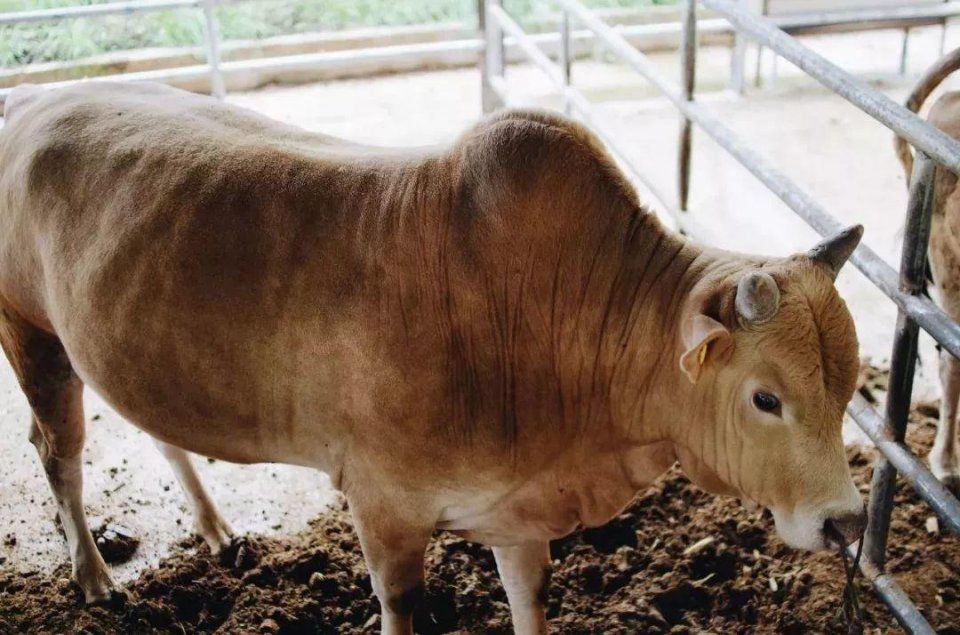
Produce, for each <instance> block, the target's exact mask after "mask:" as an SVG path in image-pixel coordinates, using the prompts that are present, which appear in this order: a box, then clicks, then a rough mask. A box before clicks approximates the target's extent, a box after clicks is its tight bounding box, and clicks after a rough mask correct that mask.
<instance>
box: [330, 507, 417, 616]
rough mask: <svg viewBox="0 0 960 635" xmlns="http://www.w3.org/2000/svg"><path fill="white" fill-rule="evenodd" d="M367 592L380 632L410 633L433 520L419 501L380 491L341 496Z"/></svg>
mask: <svg viewBox="0 0 960 635" xmlns="http://www.w3.org/2000/svg"><path fill="white" fill-rule="evenodd" d="M347 500H348V502H349V503H350V511H351V513H352V515H353V522H354V525H355V526H356V530H357V536H358V537H359V538H360V547H361V548H362V549H363V557H364V560H365V561H366V563H367V568H368V569H369V570H370V582H371V584H372V586H373V592H374V593H375V594H376V595H377V598H378V599H379V600H380V607H381V620H382V623H381V632H382V633H385V634H386V635H409V634H410V633H413V609H414V608H415V607H416V606H417V604H418V603H419V602H420V600H421V598H422V597H423V591H424V584H423V555H424V552H425V551H426V549H427V544H428V543H429V541H430V536H431V534H432V533H433V529H434V527H435V525H436V515H435V514H430V513H426V511H425V510H426V507H427V506H425V505H423V504H422V501H415V500H408V499H404V498H401V497H391V498H390V500H387V499H386V498H384V494H383V491H382V490H381V491H380V492H376V493H371V494H370V495H362V494H355V493H351V494H350V495H348V496H347Z"/></svg>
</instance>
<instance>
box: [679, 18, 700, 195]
mask: <svg viewBox="0 0 960 635" xmlns="http://www.w3.org/2000/svg"><path fill="white" fill-rule="evenodd" d="M681 46H682V50H681V55H682V63H683V98H684V99H685V100H687V101H693V85H694V83H695V82H696V78H697V0H686V3H685V4H684V9H683V38H682V41H681ZM692 128H693V124H692V122H691V121H690V120H689V119H688V118H686V117H684V118H683V122H682V123H681V124H680V145H679V149H678V154H677V158H678V161H679V164H678V166H677V168H678V172H677V189H678V198H679V206H680V210H681V211H684V212H685V211H687V199H688V197H689V194H690V151H691V147H690V146H691V136H692V134H691V133H692Z"/></svg>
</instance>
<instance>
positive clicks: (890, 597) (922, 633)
mask: <svg viewBox="0 0 960 635" xmlns="http://www.w3.org/2000/svg"><path fill="white" fill-rule="evenodd" d="M854 547H855V545H851V546H850V547H847V550H848V551H849V552H850V554H851V555H852V556H853V555H855V553H856V552H855V549H854ZM860 571H862V572H863V575H864V576H865V577H866V578H867V579H868V580H870V582H871V583H872V584H873V588H875V589H876V590H877V593H879V594H880V598H881V599H882V600H883V601H884V603H885V604H886V605H887V606H888V607H890V610H891V611H892V612H893V616H894V617H896V618H897V622H899V623H900V626H902V627H903V628H904V630H906V631H907V632H908V633H912V634H913V635H934V633H935V632H936V631H934V630H933V628H932V627H931V626H930V623H929V622H927V619H926V618H925V617H924V616H923V614H922V613H921V612H920V610H919V609H917V607H916V605H915V604H914V603H913V602H911V601H910V597H909V596H908V595H907V594H906V593H904V592H903V589H901V588H900V585H899V584H897V581H896V580H894V579H893V576H891V575H890V574H888V573H884V572H883V571H881V570H880V569H878V568H877V567H876V566H875V565H874V564H873V563H872V562H870V560H869V559H868V558H862V559H861V560H860Z"/></svg>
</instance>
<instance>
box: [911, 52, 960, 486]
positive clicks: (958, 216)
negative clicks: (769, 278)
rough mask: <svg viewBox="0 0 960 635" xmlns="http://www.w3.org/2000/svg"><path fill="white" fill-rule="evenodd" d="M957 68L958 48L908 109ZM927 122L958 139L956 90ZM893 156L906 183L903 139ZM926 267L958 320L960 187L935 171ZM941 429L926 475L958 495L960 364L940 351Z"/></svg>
mask: <svg viewBox="0 0 960 635" xmlns="http://www.w3.org/2000/svg"><path fill="white" fill-rule="evenodd" d="M958 68H960V49H956V50H954V51H951V52H949V53H947V54H946V55H944V56H943V57H942V58H940V59H939V60H938V61H937V62H936V63H935V64H934V65H933V66H932V67H930V69H929V70H927V72H926V73H925V74H924V76H923V77H922V78H921V79H920V81H919V82H917V85H916V87H915V88H914V89H913V92H911V93H910V96H909V98H908V99H907V103H906V106H907V108H908V109H909V110H911V111H913V112H919V111H920V108H921V107H922V106H923V102H924V101H926V99H927V97H929V96H930V94H931V93H932V92H933V91H934V90H935V89H936V87H937V86H939V85H940V83H941V82H942V81H943V80H944V79H946V78H947V76H948V75H950V74H951V73H953V72H954V71H955V70H957V69H958ZM928 119H929V121H930V123H932V124H933V125H935V126H937V127H938V128H940V129H941V130H943V131H944V132H946V133H947V134H949V135H950V136H952V137H954V138H956V139H960V91H951V92H947V93H944V94H943V95H942V96H941V97H940V98H939V99H937V101H936V102H934V104H933V106H931V107H930V114H929V115H928ZM896 149H897V156H898V157H899V159H900V163H901V164H902V165H903V170H904V173H905V175H906V179H907V184H908V185H909V183H910V177H911V172H912V171H913V155H912V154H911V153H910V146H909V145H908V144H907V142H906V140H904V139H902V138H901V137H896ZM928 263H929V266H930V273H931V277H932V282H933V289H932V290H933V296H934V297H935V298H936V300H937V303H938V304H939V305H940V307H941V308H942V309H943V311H944V313H946V314H947V315H948V316H949V317H950V318H951V319H953V320H955V321H960V187H957V175H956V174H954V173H953V172H951V171H950V170H944V169H940V168H938V169H937V170H936V176H935V180H934V193H933V214H932V216H931V220H930V250H929V252H928ZM940 386H941V389H942V395H941V400H940V425H939V426H938V428H937V436H936V439H935V440H934V443H933V447H932V448H931V449H930V455H929V457H928V459H927V460H928V461H929V463H930V470H931V471H932V472H933V473H934V475H935V476H936V477H937V478H939V479H940V480H941V481H943V483H944V485H946V486H947V487H948V488H950V490H952V491H953V493H954V494H956V495H957V496H960V435H958V429H957V402H958V401H960V360H957V359H956V358H955V357H954V356H953V355H951V354H950V353H949V352H947V351H946V350H941V351H940Z"/></svg>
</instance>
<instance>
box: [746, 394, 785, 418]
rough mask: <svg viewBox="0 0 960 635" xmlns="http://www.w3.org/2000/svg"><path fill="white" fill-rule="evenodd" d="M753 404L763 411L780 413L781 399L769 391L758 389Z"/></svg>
mask: <svg viewBox="0 0 960 635" xmlns="http://www.w3.org/2000/svg"><path fill="white" fill-rule="evenodd" d="M753 405H754V406H755V407H756V409H757V410H761V411H763V412H769V413H772V414H775V415H779V414H780V400H779V399H777V396H776V395H771V394H770V393H768V392H764V391H762V390H758V391H757V392H755V393H753Z"/></svg>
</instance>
